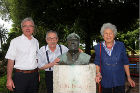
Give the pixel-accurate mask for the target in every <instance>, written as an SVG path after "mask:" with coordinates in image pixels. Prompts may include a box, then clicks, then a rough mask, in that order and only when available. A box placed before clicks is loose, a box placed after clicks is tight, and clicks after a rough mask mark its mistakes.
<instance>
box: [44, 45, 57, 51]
mask: <svg viewBox="0 0 140 93" xmlns="http://www.w3.org/2000/svg"><path fill="white" fill-rule="evenodd" d="M58 46H59V45H58V44H57V45H56V49H55V50H57V49H58ZM45 47H46V51H51V50H50V48H49V46H48V45H47V46H45Z"/></svg>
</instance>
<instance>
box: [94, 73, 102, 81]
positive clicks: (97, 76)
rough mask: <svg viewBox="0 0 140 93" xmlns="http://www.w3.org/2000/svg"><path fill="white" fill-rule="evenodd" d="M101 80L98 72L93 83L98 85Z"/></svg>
mask: <svg viewBox="0 0 140 93" xmlns="http://www.w3.org/2000/svg"><path fill="white" fill-rule="evenodd" d="M101 79H102V76H101V73H100V72H98V73H97V74H96V78H95V81H96V82H97V83H99V82H100V81H101Z"/></svg>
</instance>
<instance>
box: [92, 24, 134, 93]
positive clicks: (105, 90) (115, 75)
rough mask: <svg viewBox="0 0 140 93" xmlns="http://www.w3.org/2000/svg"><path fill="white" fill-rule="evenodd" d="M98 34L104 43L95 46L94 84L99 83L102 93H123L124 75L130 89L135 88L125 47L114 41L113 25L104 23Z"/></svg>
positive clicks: (114, 28)
mask: <svg viewBox="0 0 140 93" xmlns="http://www.w3.org/2000/svg"><path fill="white" fill-rule="evenodd" d="M100 32H101V35H102V37H103V39H104V41H102V42H101V43H99V44H97V45H96V46H95V60H94V63H95V65H96V82H97V83H99V82H100V81H101V86H102V93H125V73H126V76H127V80H128V82H129V83H130V85H131V87H135V82H134V81H133V80H132V79H131V76H130V71H129V60H128V57H127V55H126V49H125V46H124V44H123V43H122V42H120V41H115V36H116V35H117V29H116V26H115V25H113V24H111V23H105V24H103V26H102V27H101V31H100Z"/></svg>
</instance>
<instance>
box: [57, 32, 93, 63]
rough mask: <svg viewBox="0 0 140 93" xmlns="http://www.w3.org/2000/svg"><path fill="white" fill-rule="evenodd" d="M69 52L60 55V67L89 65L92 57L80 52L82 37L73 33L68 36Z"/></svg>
mask: <svg viewBox="0 0 140 93" xmlns="http://www.w3.org/2000/svg"><path fill="white" fill-rule="evenodd" d="M67 43H68V48H69V51H68V52H66V53H64V54H62V55H60V56H59V57H58V58H60V62H59V65H87V64H89V60H90V57H91V56H90V55H88V54H86V53H83V52H79V43H80V37H79V36H78V35H77V34H75V33H71V34H69V35H68V36H67Z"/></svg>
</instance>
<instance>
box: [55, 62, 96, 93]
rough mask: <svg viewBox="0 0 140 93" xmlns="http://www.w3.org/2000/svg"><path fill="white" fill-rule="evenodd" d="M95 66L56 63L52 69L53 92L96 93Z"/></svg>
mask: <svg viewBox="0 0 140 93" xmlns="http://www.w3.org/2000/svg"><path fill="white" fill-rule="evenodd" d="M95 76H96V67H95V65H94V64H90V65H56V66H54V69H53V93H96V82H95Z"/></svg>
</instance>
